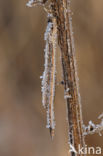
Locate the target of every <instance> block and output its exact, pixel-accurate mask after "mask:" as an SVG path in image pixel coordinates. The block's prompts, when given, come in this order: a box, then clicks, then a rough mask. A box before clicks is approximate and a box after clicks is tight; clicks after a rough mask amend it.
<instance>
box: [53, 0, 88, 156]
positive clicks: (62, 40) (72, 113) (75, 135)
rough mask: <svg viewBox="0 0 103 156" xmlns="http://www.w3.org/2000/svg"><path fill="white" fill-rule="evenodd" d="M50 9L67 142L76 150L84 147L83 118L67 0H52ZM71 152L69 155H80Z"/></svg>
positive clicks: (79, 155) (68, 2)
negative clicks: (58, 56)
mask: <svg viewBox="0 0 103 156" xmlns="http://www.w3.org/2000/svg"><path fill="white" fill-rule="evenodd" d="M52 10H53V12H54V11H55V14H54V16H55V17H56V19H57V28H58V45H59V46H60V49H61V60H62V70H63V79H64V91H65V99H66V103H67V110H68V125H69V144H70V145H72V146H73V147H74V148H75V149H76V151H78V145H80V147H84V146H85V143H84V136H83V120H82V112H81V101H80V94H79V87H78V76H77V70H76V59H75V49H74V41H73V32H72V20H71V12H70V1H69V0H58V1H56V0H52ZM81 155H82V154H78V153H75V152H71V156H81Z"/></svg>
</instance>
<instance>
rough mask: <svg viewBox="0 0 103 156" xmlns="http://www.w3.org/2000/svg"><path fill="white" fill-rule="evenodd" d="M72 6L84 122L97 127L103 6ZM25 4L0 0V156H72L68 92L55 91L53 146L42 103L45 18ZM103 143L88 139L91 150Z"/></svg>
mask: <svg viewBox="0 0 103 156" xmlns="http://www.w3.org/2000/svg"><path fill="white" fill-rule="evenodd" d="M71 1H72V3H71V8H72V11H73V28H74V29H73V30H74V36H75V46H76V54H77V64H78V75H79V78H80V92H81V97H82V107H83V118H84V122H85V124H88V121H89V120H93V121H94V122H96V123H97V122H98V120H97V117H98V115H99V114H100V113H102V112H103V17H102V15H103V0H99V1H98V0H97V1H96V0H95V1H94V0H86V1H85V0H71ZM26 2H27V1H26V0H22V1H21V0H18V1H16V0H8V1H7V0H0V156H41V155H42V156H67V150H68V145H67V142H68V138H67V131H68V130H67V123H66V104H65V101H64V98H63V94H64V92H63V87H62V86H57V89H56V100H55V116H56V132H55V138H54V141H51V138H50V135H49V131H48V129H46V128H45V127H46V114H45V110H44V109H43V107H42V102H41V101H42V99H41V80H40V78H39V77H40V76H41V75H42V72H43V68H44V65H43V64H44V52H43V49H44V46H45V42H44V36H43V34H44V32H45V28H46V13H45V12H44V10H43V8H42V7H35V8H27V7H26ZM57 58H58V59H57V68H58V72H57V76H58V81H59V80H62V77H61V71H60V69H61V67H60V55H59V53H58V54H57ZM102 138H103V137H100V136H98V135H97V134H96V135H93V136H88V137H87V138H86V144H87V145H88V146H94V147H95V146H100V147H102V148H103V140H102ZM102 155H103V151H102Z"/></svg>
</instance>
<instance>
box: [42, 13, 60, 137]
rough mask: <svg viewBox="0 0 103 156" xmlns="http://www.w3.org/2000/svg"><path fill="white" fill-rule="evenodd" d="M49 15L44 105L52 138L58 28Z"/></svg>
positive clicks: (43, 77) (44, 73)
mask: <svg viewBox="0 0 103 156" xmlns="http://www.w3.org/2000/svg"><path fill="white" fill-rule="evenodd" d="M51 17H52V15H51V14H49V15H48V18H50V19H49V20H48V21H49V22H48V25H47V29H46V32H45V34H44V39H45V41H46V46H45V49H44V53H45V57H44V58H45V64H44V72H43V76H42V103H43V106H44V108H46V110H47V126H46V127H47V128H49V129H50V133H51V137H52V136H53V135H54V131H53V130H54V129H55V117H54V97H55V83H56V44H57V43H56V41H57V26H56V21H55V19H52V18H51Z"/></svg>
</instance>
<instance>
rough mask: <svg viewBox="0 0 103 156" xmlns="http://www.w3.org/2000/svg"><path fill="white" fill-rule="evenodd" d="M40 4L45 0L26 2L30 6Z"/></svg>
mask: <svg viewBox="0 0 103 156" xmlns="http://www.w3.org/2000/svg"><path fill="white" fill-rule="evenodd" d="M38 4H39V5H40V4H43V0H29V1H28V3H27V4H26V6H28V7H33V6H35V5H38Z"/></svg>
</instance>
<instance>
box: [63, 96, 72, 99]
mask: <svg viewBox="0 0 103 156" xmlns="http://www.w3.org/2000/svg"><path fill="white" fill-rule="evenodd" d="M68 98H69V99H70V98H72V96H71V95H64V99H68Z"/></svg>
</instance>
